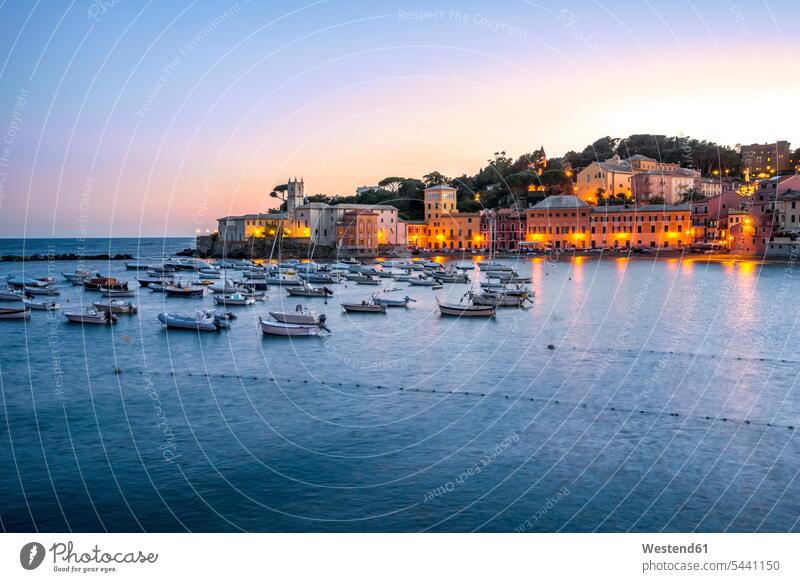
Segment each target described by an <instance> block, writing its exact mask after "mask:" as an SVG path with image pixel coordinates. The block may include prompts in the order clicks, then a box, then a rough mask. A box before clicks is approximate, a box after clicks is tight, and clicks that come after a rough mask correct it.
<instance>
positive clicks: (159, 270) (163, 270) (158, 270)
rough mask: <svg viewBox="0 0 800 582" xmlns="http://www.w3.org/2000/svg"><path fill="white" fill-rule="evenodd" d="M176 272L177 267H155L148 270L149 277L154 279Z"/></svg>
mask: <svg viewBox="0 0 800 582" xmlns="http://www.w3.org/2000/svg"><path fill="white" fill-rule="evenodd" d="M174 272H175V267H173V266H172V265H154V266H152V267H150V268H149V269H148V270H147V275H148V276H149V277H154V276H158V275H166V274H168V273H174Z"/></svg>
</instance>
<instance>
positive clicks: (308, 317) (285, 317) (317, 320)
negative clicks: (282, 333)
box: [269, 305, 325, 325]
mask: <svg viewBox="0 0 800 582" xmlns="http://www.w3.org/2000/svg"><path fill="white" fill-rule="evenodd" d="M269 314H270V315H271V316H272V318H273V319H275V320H276V321H279V322H281V323H296V324H300V325H320V324H322V323H325V315H324V314H317V312H316V311H310V310H308V309H305V308H304V307H303V306H302V305H298V306H297V307H296V308H295V310H294V311H293V312H292V311H286V312H283V311H270V312H269Z"/></svg>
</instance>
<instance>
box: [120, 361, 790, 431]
mask: <svg viewBox="0 0 800 582" xmlns="http://www.w3.org/2000/svg"><path fill="white" fill-rule="evenodd" d="M114 371H115V373H117V374H122V373H123V370H122V369H120V368H116V369H115V370H114ZM133 372H134V373H138V374H140V375H148V376H175V375H176V372H175V371H174V370H171V371H169V372H161V371H146V370H133ZM177 374H178V375H179V376H188V377H193V378H208V379H212V378H217V379H220V380H223V379H224V380H243V381H247V380H249V381H267V382H276V383H278V382H285V383H296V384H310V383H317V384H320V385H322V386H335V387H340V386H344V383H343V382H325V381H322V380H312V381H309V380H307V379H303V380H298V379H295V380H292V379H291V378H276V377H275V376H259V375H253V374H221V373H217V374H215V373H207V372H201V373H194V372H177ZM352 386H354V387H356V388H367V389H372V390H387V391H391V392H393V393H394V394H399V393H420V394H455V395H462V394H463V395H464V396H470V397H477V398H493V399H498V400H516V401H518V402H536V403H541V404H546V405H551V406H559V407H564V408H572V409H575V410H577V409H593V410H601V411H606V412H614V413H617V412H619V413H623V414H636V415H640V416H652V417H655V418H664V419H668V418H680V417H683V418H690V419H693V420H698V421H702V422H713V423H720V424H722V423H725V424H738V425H741V426H753V427H756V426H760V427H765V428H778V429H785V430H790V431H794V430H796V427H795V425H794V424H779V423H774V422H765V421H763V420H750V419H747V418H733V417H729V416H711V415H702V414H684V413H681V412H660V411H654V410H647V409H644V408H638V407H637V408H630V407H625V406H616V405H614V406H612V405H607V406H597V405H592V404H587V403H585V402H575V401H571V400H562V399H560V398H544V397H541V396H520V397H514V396H513V395H510V394H497V393H494V392H489V393H486V392H477V391H467V390H437V389H435V388H404V387H402V386H401V387H398V388H392V387H390V386H385V385H383V384H368V383H367V384H365V383H361V382H358V383H352Z"/></svg>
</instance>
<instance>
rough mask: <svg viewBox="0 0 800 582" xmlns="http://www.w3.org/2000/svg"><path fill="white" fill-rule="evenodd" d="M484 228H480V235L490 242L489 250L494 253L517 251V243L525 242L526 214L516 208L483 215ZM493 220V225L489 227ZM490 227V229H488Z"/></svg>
mask: <svg viewBox="0 0 800 582" xmlns="http://www.w3.org/2000/svg"><path fill="white" fill-rule="evenodd" d="M484 218H485V222H486V223H487V227H486V228H483V227H482V228H481V230H482V232H484V234H483V235H482V237H483V238H485V239H486V240H487V241H490V244H491V248H492V249H494V250H496V251H517V250H519V243H520V242H522V241H524V240H525V234H526V231H527V228H526V224H527V212H526V211H524V210H519V209H517V208H501V209H500V210H497V211H496V212H491V213H484ZM491 220H493V221H494V224H493V225H489V221H491ZM490 226H491V227H492V228H490Z"/></svg>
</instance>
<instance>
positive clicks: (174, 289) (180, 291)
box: [164, 285, 205, 297]
mask: <svg viewBox="0 0 800 582" xmlns="http://www.w3.org/2000/svg"><path fill="white" fill-rule="evenodd" d="M204 291H205V289H204V288H203V287H183V286H180V285H175V286H172V285H170V286H167V287H165V288H164V292H165V293H166V294H167V297H202V296H203V292H204Z"/></svg>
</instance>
